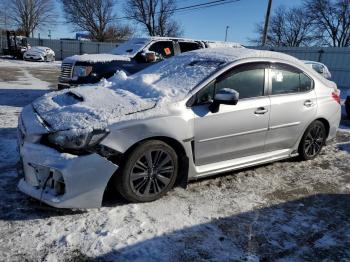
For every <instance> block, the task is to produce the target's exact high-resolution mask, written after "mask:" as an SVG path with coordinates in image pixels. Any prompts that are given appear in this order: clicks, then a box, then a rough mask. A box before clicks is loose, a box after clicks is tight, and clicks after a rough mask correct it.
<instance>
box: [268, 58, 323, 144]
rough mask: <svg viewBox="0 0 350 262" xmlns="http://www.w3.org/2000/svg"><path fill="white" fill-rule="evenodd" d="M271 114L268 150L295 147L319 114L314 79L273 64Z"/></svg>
mask: <svg viewBox="0 0 350 262" xmlns="http://www.w3.org/2000/svg"><path fill="white" fill-rule="evenodd" d="M269 75H270V77H269V78H270V88H269V89H270V90H269V97H270V101H271V112H270V121H269V131H268V134H267V138H266V146H265V150H266V151H274V150H281V149H289V148H291V147H293V146H294V145H295V143H296V142H297V141H298V138H299V137H300V136H301V135H302V133H303V132H304V130H305V128H306V126H307V125H308V124H309V123H310V122H311V121H312V120H313V119H314V118H315V116H316V111H317V101H316V93H315V91H314V88H313V85H314V83H313V80H312V79H311V78H310V77H309V76H308V75H307V74H306V73H304V72H303V71H301V70H300V69H298V68H296V67H293V66H290V65H287V64H272V65H271V68H270V69H269Z"/></svg>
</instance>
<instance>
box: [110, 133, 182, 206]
mask: <svg viewBox="0 0 350 262" xmlns="http://www.w3.org/2000/svg"><path fill="white" fill-rule="evenodd" d="M177 174H178V157H177V154H176V152H175V150H174V149H173V148H172V147H170V146H169V145H167V144H166V143H164V142H162V141H156V140H153V141H146V142H144V143H142V144H141V145H139V146H138V147H137V148H136V149H134V150H133V151H132V152H131V153H130V154H129V155H128V159H126V163H125V166H124V167H123V168H122V171H121V172H120V173H119V174H117V176H116V187H117V189H118V191H119V193H120V194H121V195H122V196H123V197H124V198H125V199H127V200H128V201H130V202H149V201H154V200H156V199H159V198H160V197H162V196H163V195H164V194H166V193H167V192H168V191H169V190H170V189H171V188H172V187H173V186H174V183H175V181H176V177H177Z"/></svg>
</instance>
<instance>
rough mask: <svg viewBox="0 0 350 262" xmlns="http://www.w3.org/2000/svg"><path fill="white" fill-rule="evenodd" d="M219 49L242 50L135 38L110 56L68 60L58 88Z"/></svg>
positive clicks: (213, 44) (213, 43)
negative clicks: (180, 55)
mask: <svg viewBox="0 0 350 262" xmlns="http://www.w3.org/2000/svg"><path fill="white" fill-rule="evenodd" d="M219 46H220V47H223V46H225V47H242V46H241V45H240V44H237V43H228V42H216V41H202V40H191V39H181V38H165V37H150V38H133V39H130V40H129V41H127V42H125V43H123V44H121V45H119V46H117V47H116V48H114V49H113V50H112V51H111V53H110V54H85V55H75V56H71V57H67V58H66V59H64V60H63V62H62V66H61V74H60V77H59V84H58V89H63V88H69V87H74V86H77V85H80V84H90V83H97V82H99V81H100V80H101V79H102V78H109V77H111V76H113V75H114V73H115V72H116V71H118V70H123V71H125V72H126V73H127V74H133V73H136V72H138V71H140V70H142V69H144V68H146V67H148V66H150V65H151V64H153V63H156V62H159V61H162V60H163V59H166V58H169V57H172V56H174V55H178V54H180V53H183V52H187V51H192V50H196V49H201V48H210V47H219Z"/></svg>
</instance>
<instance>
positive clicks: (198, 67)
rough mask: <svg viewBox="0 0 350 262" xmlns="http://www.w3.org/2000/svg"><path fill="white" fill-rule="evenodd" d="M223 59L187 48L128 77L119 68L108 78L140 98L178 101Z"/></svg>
mask: <svg viewBox="0 0 350 262" xmlns="http://www.w3.org/2000/svg"><path fill="white" fill-rule="evenodd" d="M224 63H225V61H222V60H220V59H213V58H208V57H204V56H202V55H200V54H199V53H195V52H187V53H184V54H182V55H179V56H176V57H172V58H169V59H167V60H164V61H162V62H160V63H157V64H154V65H153V66H150V67H148V68H146V69H144V70H142V71H140V72H138V73H136V74H134V75H132V76H129V77H127V76H126V75H124V76H123V73H122V72H119V75H118V74H117V75H116V76H115V78H114V79H111V80H112V82H114V83H113V86H114V87H115V88H118V89H124V90H127V91H129V92H131V93H134V94H136V95H138V96H141V97H143V98H151V99H156V100H158V99H160V98H169V100H171V101H180V100H181V99H183V98H185V96H186V95H187V94H188V93H189V92H190V91H191V90H192V89H193V88H194V87H196V86H197V85H198V84H199V83H201V82H202V81H203V80H204V79H206V78H207V77H208V76H210V75H211V74H212V73H214V72H215V71H216V70H218V69H219V68H221V66H222V65H223V64H224ZM115 80H116V81H115ZM119 81H121V82H119Z"/></svg>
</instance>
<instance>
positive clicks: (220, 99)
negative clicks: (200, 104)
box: [209, 88, 239, 113]
mask: <svg viewBox="0 0 350 262" xmlns="http://www.w3.org/2000/svg"><path fill="white" fill-rule="evenodd" d="M238 99H239V93H238V92H237V91H236V90H233V89H230V88H223V89H221V90H219V91H218V92H217V93H216V94H215V96H214V100H213V102H212V103H211V105H210V106H209V110H210V111H211V112H212V113H216V112H218V111H219V108H220V104H223V105H237V103H238Z"/></svg>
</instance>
